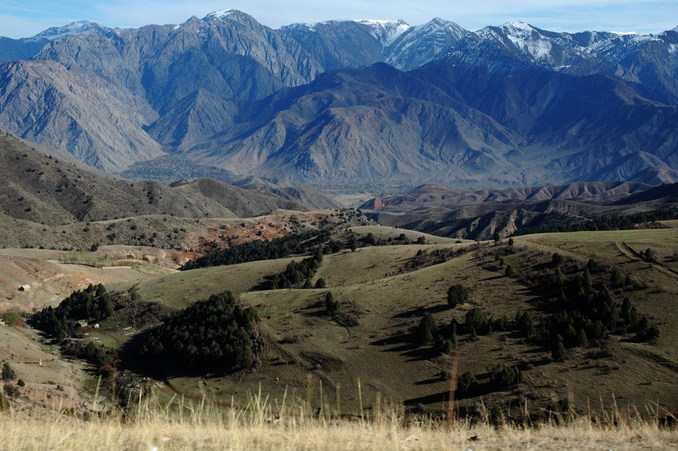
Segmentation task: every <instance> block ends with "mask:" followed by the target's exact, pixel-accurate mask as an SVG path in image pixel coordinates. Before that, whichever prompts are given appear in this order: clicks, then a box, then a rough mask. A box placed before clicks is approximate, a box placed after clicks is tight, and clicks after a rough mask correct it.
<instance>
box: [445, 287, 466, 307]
mask: <svg viewBox="0 0 678 451" xmlns="http://www.w3.org/2000/svg"><path fill="white" fill-rule="evenodd" d="M469 296H470V291H469V289H468V288H466V287H465V286H463V285H460V284H455V285H452V286H451V287H450V288H448V289H447V303H448V304H449V306H450V307H456V306H457V305H461V304H464V303H466V302H468V299H469Z"/></svg>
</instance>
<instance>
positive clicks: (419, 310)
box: [392, 304, 451, 319]
mask: <svg viewBox="0 0 678 451" xmlns="http://www.w3.org/2000/svg"><path fill="white" fill-rule="evenodd" d="M450 309H451V307H450V306H449V305H448V304H439V305H436V306H434V307H428V308H426V307H415V308H411V309H409V310H405V311H404V312H400V313H397V314H395V315H393V316H392V318H398V319H403V318H416V317H421V316H424V315H425V314H426V313H430V314H432V315H433V314H434V313H440V312H444V311H447V310H450Z"/></svg>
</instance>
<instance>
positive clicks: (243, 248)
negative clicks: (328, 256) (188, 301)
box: [181, 230, 330, 270]
mask: <svg viewBox="0 0 678 451" xmlns="http://www.w3.org/2000/svg"><path fill="white" fill-rule="evenodd" d="M329 238H330V232H328V231H326V230H323V231H309V232H304V233H295V234H290V235H287V236H284V237H282V238H275V239H273V240H271V241H267V240H257V241H250V242H248V243H243V244H238V245H231V246H229V247H228V248H227V249H219V250H213V251H210V252H208V253H207V254H206V255H204V256H202V257H199V258H197V259H195V260H190V261H188V262H186V263H185V264H184V265H183V266H182V267H181V269H182V270H188V269H196V268H207V267H210V266H222V265H235V264H238V263H246V262H252V261H259V260H272V259H276V258H285V257H288V256H290V255H294V254H305V253H307V252H308V251H309V249H312V248H314V247H317V246H318V245H319V244H321V243H324V242H326V241H327V240H329Z"/></svg>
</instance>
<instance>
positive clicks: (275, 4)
mask: <svg viewBox="0 0 678 451" xmlns="http://www.w3.org/2000/svg"><path fill="white" fill-rule="evenodd" d="M222 9H239V10H241V11H244V12H246V13H248V14H250V15H252V16H254V18H255V19H257V20H258V21H259V22H261V23H263V24H264V25H268V26H269V27H272V28H278V27H280V26H281V25H286V24H290V23H295V22H307V23H308V22H319V21H324V20H329V19H404V20H405V21H406V22H408V23H409V24H410V25H418V24H421V23H424V22H427V21H428V20H430V19H432V18H434V17H442V18H443V19H448V20H452V21H454V22H457V23H458V24H459V25H461V26H462V27H464V28H467V29H469V30H477V29H479V28H482V27H484V26H487V25H501V24H503V23H505V22H508V21H510V20H523V21H525V22H528V23H530V24H532V25H534V26H537V27H539V28H544V29H548V30H553V31H581V30H599V31H622V32H631V31H635V32H637V33H658V32H661V31H664V30H668V29H672V28H674V27H676V26H677V25H678V0H647V1H645V0H634V1H631V0H514V1H509V0H475V1H468V0H465V1H456V0H453V1H444V0H407V1H405V0H372V1H369V2H368V1H354V0H343V1H341V2H328V1H327V0H324V1H311V0H278V1H262V0H246V1H240V0H231V1H224V0H221V1H212V0H194V1H190V2H188V1H185V0H162V1H161V0H59V1H54V0H28V1H27V0H0V36H8V37H12V38H19V37H29V36H33V35H35V34H37V33H39V32H40V31H42V30H44V29H46V28H49V27H52V26H60V25H66V24H68V23H71V22H74V21H76V20H80V19H87V20H91V21H93V22H97V23H99V24H101V25H105V26H107V27H111V28H115V27H120V28H130V27H131V28H138V27H140V26H143V25H148V24H179V23H182V22H185V21H186V20H187V19H188V18H189V17H191V16H198V17H204V16H205V15H207V14H208V13H209V12H212V11H216V10H222Z"/></svg>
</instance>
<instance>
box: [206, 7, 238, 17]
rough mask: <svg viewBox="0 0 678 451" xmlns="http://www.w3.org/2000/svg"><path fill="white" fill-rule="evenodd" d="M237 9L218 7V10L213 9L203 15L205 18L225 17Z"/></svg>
mask: <svg viewBox="0 0 678 451" xmlns="http://www.w3.org/2000/svg"><path fill="white" fill-rule="evenodd" d="M237 12H238V11H236V10H235V9H220V10H219V11H214V12H211V13H209V14H208V15H206V16H205V18H208V17H210V18H215V19H225V18H227V17H228V16H231V15H233V14H236V13H237Z"/></svg>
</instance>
